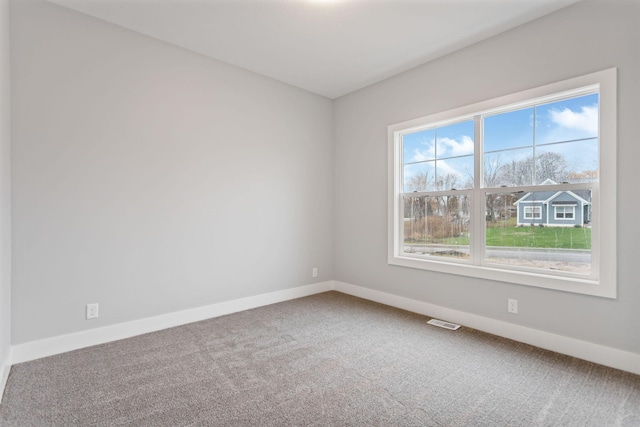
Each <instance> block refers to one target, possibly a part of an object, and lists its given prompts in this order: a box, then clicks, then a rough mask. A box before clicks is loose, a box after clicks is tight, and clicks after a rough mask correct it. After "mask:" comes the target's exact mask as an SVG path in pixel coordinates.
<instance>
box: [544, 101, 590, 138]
mask: <svg viewBox="0 0 640 427" xmlns="http://www.w3.org/2000/svg"><path fill="white" fill-rule="evenodd" d="M597 137H598V94H592V95H585V96H579V97H577V98H571V99H565V100H562V101H557V102H552V103H550V104H543V105H539V106H537V107H536V144H548V143H552V142H563V141H573V140H576V139H583V138H597Z"/></svg>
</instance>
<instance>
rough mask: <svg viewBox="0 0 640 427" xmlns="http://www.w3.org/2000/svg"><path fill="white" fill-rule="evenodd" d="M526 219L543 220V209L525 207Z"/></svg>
mask: <svg viewBox="0 0 640 427" xmlns="http://www.w3.org/2000/svg"><path fill="white" fill-rule="evenodd" d="M524 218H525V219H540V218H542V208H541V207H538V206H534V207H532V206H525V207H524Z"/></svg>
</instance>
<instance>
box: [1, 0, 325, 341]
mask: <svg viewBox="0 0 640 427" xmlns="http://www.w3.org/2000/svg"><path fill="white" fill-rule="evenodd" d="M12 27H13V28H12V33H11V35H12V40H11V42H12V49H13V58H12V61H13V62H12V71H13V77H14V78H13V81H12V88H13V95H14V98H13V105H12V108H13V208H14V216H13V243H14V251H13V343H14V344H20V343H24V342H27V341H31V340H36V339H41V338H45V337H51V336H56V335H60V334H64V333H70V332H75V331H81V330H85V329H89V328H95V327H99V326H104V325H110V324H115V323H119V322H123V321H129V320H134V319H139V318H144V317H149V316H153V315H158V314H163V313H169V312H174V311H178V310H182V309H188V308H193V307H198V306H203V305H207V304H213V303H217V302H221V301H228V300H233V299H237V298H242V297H246V296H252V295H258V294H261V293H266V292H272V291H277V290H281V289H287V288H291V287H295V286H301V285H305V284H309V283H312V282H314V281H316V282H317V281H324V280H328V279H331V278H332V277H333V267H332V250H333V223H332V222H333V135H332V129H333V123H332V120H333V118H332V102H331V101H330V100H328V99H326V98H323V97H320V96H317V95H313V94H310V93H308V92H305V91H302V90H299V89H296V88H293V87H291V86H288V85H285V84H282V83H279V82H276V81H274V80H271V79H268V78H265V77H262V76H259V75H257V74H253V73H250V72H247V71H243V70H240V69H238V68H235V67H232V66H229V65H226V64H223V63H221V62H217V61H214V60H212V59H209V58H206V57H203V56H200V55H197V54H194V53H192V52H189V51H187V50H184V49H181V48H177V47H174V46H172V45H169V44H166V43H163V42H160V41H157V40H154V39H151V38H149V37H146V36H142V35H139V34H137V33H134V32H131V31H128V30H125V29H122V28H120V27H117V26H114V25H111V24H107V23H104V22H102V21H99V20H96V19H93V18H90V17H87V16H84V15H81V14H78V13H76V12H72V11H69V10H67V9H64V8H61V7H59V6H55V5H53V4H49V3H44V2H41V1H35V2H25V1H20V2H14V3H13V4H12ZM3 194H4V192H3ZM3 197H4V196H3ZM313 267H318V268H319V277H318V278H317V279H312V277H311V269H312V268H313ZM95 302H97V303H99V304H100V317H99V319H97V320H91V321H86V320H84V309H85V304H87V303H95Z"/></svg>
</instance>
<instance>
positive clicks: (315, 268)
mask: <svg viewBox="0 0 640 427" xmlns="http://www.w3.org/2000/svg"><path fill="white" fill-rule="evenodd" d="M311 277H318V267H313V269H312V270H311Z"/></svg>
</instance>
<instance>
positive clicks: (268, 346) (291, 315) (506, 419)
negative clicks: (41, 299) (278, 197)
mask: <svg viewBox="0 0 640 427" xmlns="http://www.w3.org/2000/svg"><path fill="white" fill-rule="evenodd" d="M427 320H428V318H426V317H423V316H420V315H416V314H413V313H409V312H406V311H402V310H398V309H394V308H390V307H386V306H383V305H380V304H376V303H372V302H369V301H365V300H361V299H358V298H354V297H351V296H347V295H344V294H340V293H338V292H328V293H324V294H319V295H314V296H311V297H306V298H301V299H297V300H293V301H288V302H284V303H279V304H274V305H271V306H267V307H261V308H257V309H254V310H248V311H244V312H241V313H236V314H232V315H228V316H223V317H218V318H214V319H210V320H206V321H202V322H198V323H193V324H189V325H185V326H180V327H176V328H171V329H167V330H163V331H160V332H154V333H151V334H146V335H142V336H138V337H134V338H130V339H125V340H121V341H116V342H112V343H108V344H103V345H99V346H95V347H91V348H86V349H82V350H77V351H73V352H69V353H65V354H60V355H56V356H52V357H47V358H43V359H39V360H35V361H31V362H26V363H22V364H18V365H14V366H13V367H12V368H11V372H10V375H9V379H8V383H7V387H6V390H5V394H4V398H3V401H2V404H1V405H0V424H1V425H3V426H116V425H130V426H250V425H251V426H253V425H260V426H292V425H295V426H598V427H601V426H640V376H637V375H633V374H629V373H625V372H622V371H618V370H615V369H610V368H606V367H603V366H599V365H596V364H593V363H590V362H585V361H582V360H578V359H575V358H571V357H568V356H563V355H559V354H557V353H553V352H550V351H546V350H541V349H539V348H536V347H532V346H529V345H525V344H521V343H517V342H514V341H510V340H507V339H503V338H499V337H495V336H492V335H489V334H485V333H482V332H479V331H475V330H473V329H469V328H465V327H463V328H461V329H459V330H458V331H449V330H445V329H441V328H437V327H434V326H431V325H428V324H427V323H426V321H427Z"/></svg>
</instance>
